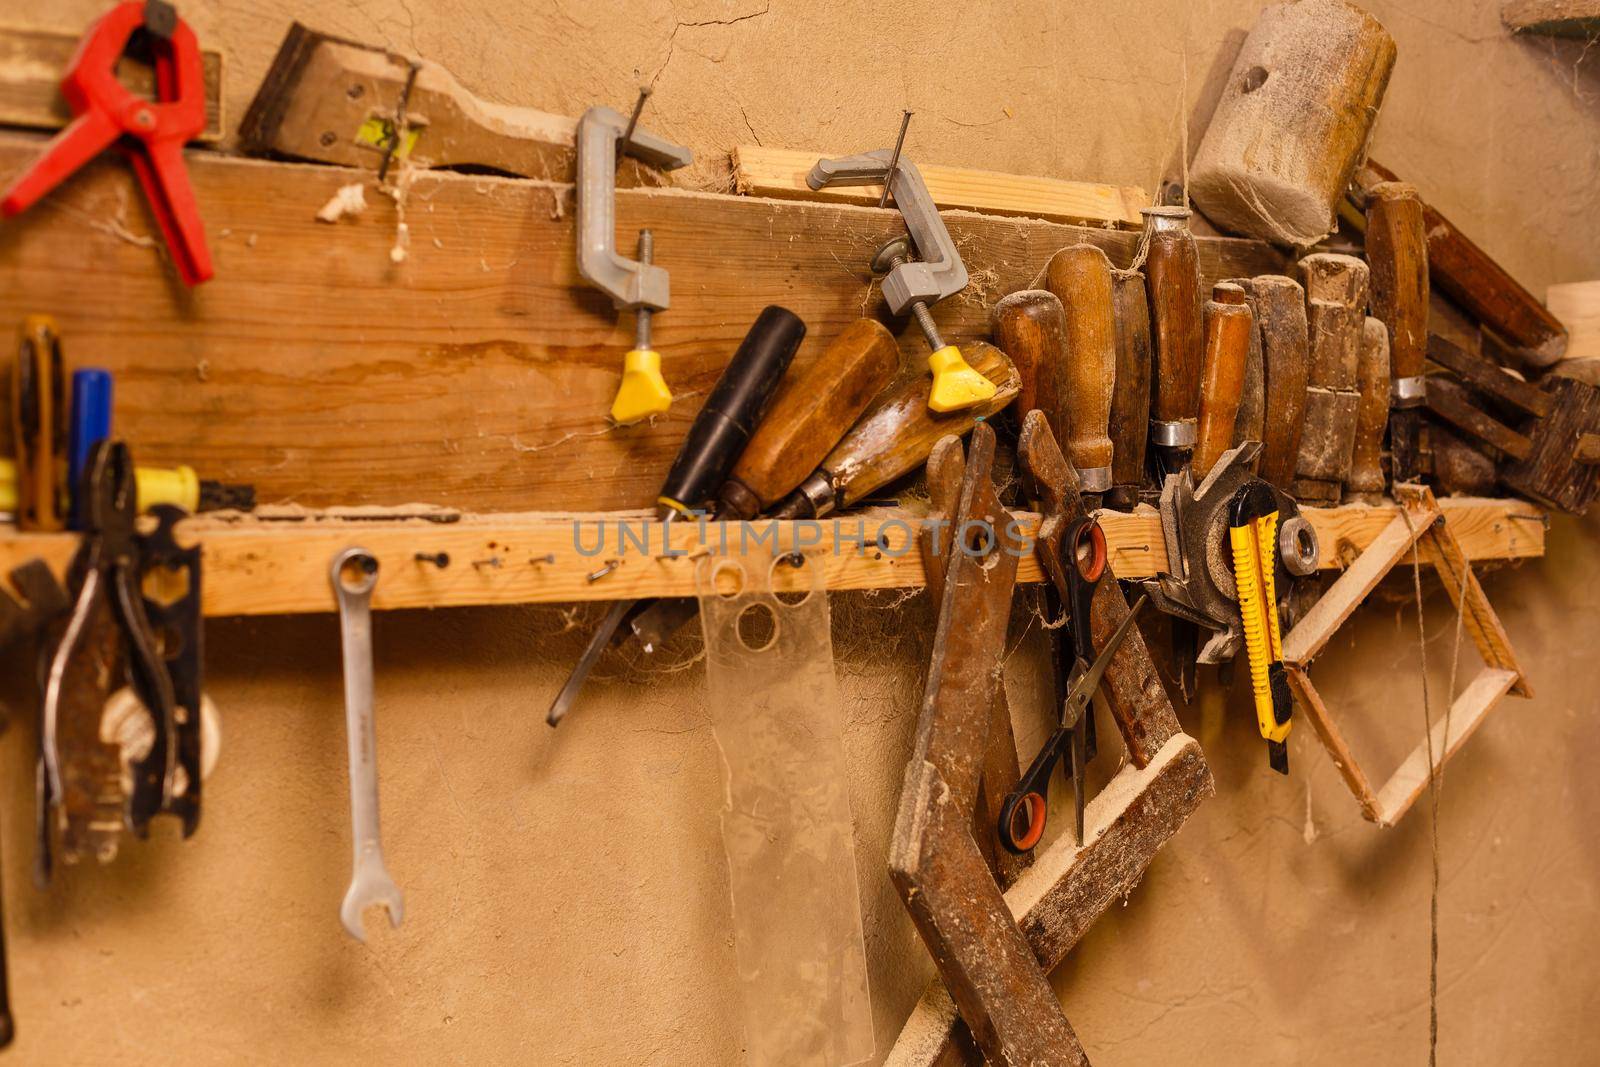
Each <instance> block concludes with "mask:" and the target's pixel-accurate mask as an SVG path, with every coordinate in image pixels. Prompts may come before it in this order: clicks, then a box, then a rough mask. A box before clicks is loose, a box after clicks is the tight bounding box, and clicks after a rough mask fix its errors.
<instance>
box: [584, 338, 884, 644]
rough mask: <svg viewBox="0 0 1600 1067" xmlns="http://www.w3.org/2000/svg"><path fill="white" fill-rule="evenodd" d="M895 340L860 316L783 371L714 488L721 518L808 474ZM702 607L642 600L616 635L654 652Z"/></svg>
mask: <svg viewBox="0 0 1600 1067" xmlns="http://www.w3.org/2000/svg"><path fill="white" fill-rule="evenodd" d="M899 369H900V348H899V346H898V345H897V344H896V343H895V339H894V334H892V333H890V332H889V330H888V328H887V327H885V326H884V325H883V324H882V323H879V322H877V321H876V320H874V319H858V320H857V321H855V322H853V323H851V324H850V325H849V326H846V327H845V328H844V331H843V332H842V333H840V334H839V336H838V337H836V338H834V340H833V343H831V344H830V345H828V347H827V349H825V350H824V351H823V353H822V355H821V356H820V357H818V358H817V359H815V360H813V361H812V363H811V365H810V366H808V367H806V369H805V370H804V371H802V372H801V373H799V374H795V375H791V376H790V377H789V378H787V379H785V381H784V384H783V385H782V387H780V388H779V390H778V395H777V396H776V397H775V398H774V399H773V401H772V406H771V407H770V408H769V409H768V410H767V414H766V417H765V418H763V419H762V420H761V422H760V424H759V425H758V426H757V427H756V432H755V433H754V435H752V436H751V438H750V443H749V444H748V445H746V446H745V449H744V453H743V454H742V455H741V456H740V457H739V462H738V463H736V464H735V465H734V468H733V473H732V474H730V475H729V476H728V480H727V481H726V482H723V483H722V489H721V491H720V492H719V493H718V496H717V508H716V517H717V518H718V519H719V520H726V521H738V520H741V519H753V518H755V517H756V516H757V515H759V514H760V513H761V512H763V511H765V510H766V509H767V508H769V507H771V506H772V505H773V504H775V503H776V502H777V501H778V500H779V499H780V498H782V496H783V495H784V494H785V493H787V492H789V490H791V489H793V488H794V487H795V486H796V485H798V484H799V483H800V480H801V479H802V478H804V477H805V476H806V475H808V474H810V473H811V472H812V470H814V469H815V468H816V465H817V464H818V463H820V462H821V461H822V458H823V457H824V456H826V455H827V454H828V451H829V450H830V449H832V448H833V446H834V445H835V444H837V443H838V441H839V438H841V437H843V436H844V433H845V431H846V430H848V429H849V428H850V426H851V424H852V423H854V422H855V421H856V418H857V417H858V416H859V415H860V414H861V412H862V411H864V410H865V409H866V406H867V405H868V404H870V403H871V402H872V400H873V398H875V397H876V396H877V395H878V394H879V393H881V392H882V391H883V390H884V388H885V387H886V386H887V385H888V384H889V383H890V381H892V380H893V379H894V376H895V374H896V373H897V372H898V371H899ZM699 611H700V601H699V600H698V599H696V598H695V597H663V598H652V599H649V600H640V601H638V602H637V605H636V606H635V607H634V609H633V610H632V611H630V612H629V613H628V616H627V617H626V618H625V619H624V620H623V625H624V629H623V630H621V631H619V632H618V635H617V638H616V639H614V641H615V640H621V639H625V638H627V637H630V636H631V637H633V638H635V639H636V640H638V641H639V643H640V644H641V645H642V646H643V648H644V650H645V651H646V652H653V651H655V650H656V649H657V648H658V647H660V645H661V643H662V642H663V641H665V640H666V639H667V638H668V637H670V636H671V635H672V634H674V633H676V632H677V631H678V629H679V628H680V627H682V626H683V625H685V624H686V623H688V621H689V620H690V619H692V618H694V617H695V615H697V614H698V613H699Z"/></svg>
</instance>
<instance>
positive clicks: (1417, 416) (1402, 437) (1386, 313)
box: [1367, 182, 1428, 482]
mask: <svg viewBox="0 0 1600 1067" xmlns="http://www.w3.org/2000/svg"><path fill="white" fill-rule="evenodd" d="M1367 262H1368V263H1370V264H1371V265H1372V313H1373V315H1375V316H1376V317H1377V318H1378V319H1380V320H1382V322H1383V324H1384V326H1386V327H1388V330H1389V374H1390V380H1391V382H1392V389H1391V393H1390V405H1391V408H1392V410H1391V411H1390V413H1389V455H1390V463H1391V465H1392V466H1393V469H1394V480H1395V481H1396V482H1411V481H1415V480H1416V479H1417V477H1418V476H1419V475H1420V474H1421V473H1422V462H1421V457H1420V455H1419V454H1418V434H1419V433H1420V430H1421V425H1422V411H1421V408H1422V406H1423V405H1424V404H1425V403H1426V402H1427V389H1426V382H1425V380H1424V378H1423V369H1424V361H1425V360H1426V358H1427V352H1428V238H1427V226H1426V223H1425V222H1424V220H1423V211H1422V198H1421V197H1419V196H1418V195H1417V190H1416V189H1415V188H1414V187H1413V186H1410V185H1407V184H1406V183H1404V182H1379V183H1378V184H1377V185H1374V186H1372V187H1371V188H1370V189H1368V190H1367Z"/></svg>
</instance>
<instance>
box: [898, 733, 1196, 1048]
mask: <svg viewBox="0 0 1600 1067" xmlns="http://www.w3.org/2000/svg"><path fill="white" fill-rule="evenodd" d="M1214 788H1215V787H1214V785H1213V784H1212V779H1211V771H1210V768H1208V767H1207V766H1206V762H1205V758H1204V757H1203V756H1202V755H1201V753H1200V745H1199V743H1198V742H1196V741H1195V740H1194V738H1192V737H1189V736H1188V735H1186V734H1177V735H1175V736H1173V737H1172V738H1171V739H1170V740H1168V741H1167V743H1166V744H1165V745H1163V746H1162V748H1161V749H1160V750H1159V751H1158V752H1157V753H1156V757H1155V758H1154V759H1153V760H1151V762H1150V765H1149V766H1147V767H1145V768H1143V769H1140V768H1137V767H1134V766H1133V765H1132V764H1131V763H1130V764H1128V765H1125V766H1124V767H1123V768H1122V769H1121V770H1120V771H1118V772H1117V774H1116V776H1115V777H1114V778H1113V779H1112V780H1111V781H1110V782H1109V783H1107V785H1106V787H1105V789H1103V790H1101V792H1100V793H1099V794H1098V795H1097V796H1095V797H1093V798H1091V799H1090V801H1089V803H1088V805H1087V806H1086V807H1085V809H1084V844H1083V846H1082V847H1079V846H1078V845H1077V844H1076V843H1075V842H1074V841H1073V840H1072V835H1071V834H1070V833H1064V834H1061V835H1059V836H1058V837H1057V838H1056V839H1055V840H1054V841H1052V842H1051V843H1050V844H1049V845H1047V846H1045V847H1044V848H1042V849H1040V850H1039V852H1038V855H1037V856H1035V858H1034V863H1033V866H1031V867H1029V868H1028V869H1027V870H1026V871H1024V872H1023V873H1022V874H1021V875H1019V876H1018V878H1017V881H1016V883H1015V884H1013V885H1012V887H1011V888H1010V889H1009V890H1007V891H1006V894H1005V899H1006V905H1007V906H1008V907H1009V908H1010V910H1011V914H1012V916H1013V917H1014V918H1015V919H1016V921H1017V925H1018V926H1019V927H1021V929H1022V933H1023V936H1024V937H1025V938H1026V939H1027V942H1028V947H1029V948H1031V949H1032V950H1033V954H1034V956H1036V957H1037V958H1038V960H1039V965H1040V966H1041V967H1043V968H1044V969H1045V970H1046V971H1050V970H1053V969H1054V968H1056V967H1058V966H1060V965H1061V962H1062V961H1063V960H1064V959H1066V957H1067V953H1068V952H1070V951H1071V950H1072V947H1073V946H1074V945H1076V944H1077V943H1078V941H1079V939H1081V938H1082V937H1083V935H1084V934H1085V933H1087V932H1088V930H1089V927H1090V926H1092V925H1093V924H1094V922H1095V920H1096V919H1098V918H1099V917H1100V915H1101V914H1102V913H1104V912H1105V910H1106V909H1107V908H1109V907H1111V906H1112V905H1113V904H1115V903H1117V902H1119V901H1122V900H1125V899H1126V898H1127V896H1128V894H1129V893H1130V892H1132V890H1133V889H1134V887H1135V886H1137V885H1138V884H1139V880H1140V879H1141V878H1143V876H1144V872H1145V869H1146V868H1148V867H1149V866H1150V861H1151V860H1153V859H1154V858H1155V854H1156V852H1157V851H1159V850H1160V848H1161V846H1162V845H1164V844H1166V842H1167V841H1168V840H1170V839H1171V837H1172V835H1173V834H1175V833H1177V832H1178V829H1179V828H1180V827H1181V826H1182V825H1183V823H1184V821H1185V820H1186V819H1187V818H1188V817H1189V815H1190V813H1191V812H1193V811H1194V809H1195V808H1196V807H1198V806H1199V804H1200V802H1201V801H1202V800H1204V799H1205V798H1206V797H1208V796H1210V795H1211V794H1212V793H1213V791H1214ZM975 1052H976V1049H975V1047H974V1046H973V1044H972V1041H971V1037H970V1036H969V1035H968V1034H967V1030H966V1024H965V1023H964V1022H962V1020H961V1017H960V1016H959V1015H958V1014H957V1013H956V1008H955V1004H954V1002H953V1001H952V1000H951V999H950V994H949V993H948V992H947V991H946V990H945V988H944V984H943V983H942V982H940V981H939V980H938V979H937V978H935V979H934V980H933V982H932V983H931V984H930V985H929V986H928V989H927V991H926V992H924V993H923V995H922V999H921V1000H920V1001H918V1002H917V1006H916V1007H915V1008H913V1009H912V1012H911V1016H910V1018H908V1019H907V1020H906V1024H905V1026H904V1027H903V1028H902V1029H901V1031H900V1037H899V1039H898V1040H897V1041H896V1042H895V1045H894V1048H893V1049H892V1050H891V1051H890V1052H889V1055H888V1057H887V1058H886V1059H885V1060H884V1067H934V1065H946V1064H958V1063H963V1062H981V1057H980V1058H979V1059H978V1060H972V1059H971V1058H970V1057H971V1055H972V1054H973V1053H975Z"/></svg>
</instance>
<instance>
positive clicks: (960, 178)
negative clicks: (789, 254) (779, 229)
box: [733, 145, 1150, 254]
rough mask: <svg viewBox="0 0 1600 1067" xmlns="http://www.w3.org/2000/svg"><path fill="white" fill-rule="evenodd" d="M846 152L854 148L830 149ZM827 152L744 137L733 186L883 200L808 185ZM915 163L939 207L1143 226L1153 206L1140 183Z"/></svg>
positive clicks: (851, 189) (858, 189)
mask: <svg viewBox="0 0 1600 1067" xmlns="http://www.w3.org/2000/svg"><path fill="white" fill-rule="evenodd" d="M869 147H881V146H869ZM841 155H848V153H845V152H836V153H832V154H831V156H841ZM822 158H830V154H829V153H822V152H815V151H797V150H794V149H789V148H763V147H761V146H759V145H740V146H739V147H737V148H735V149H734V150H733V181H734V188H735V190H737V191H738V192H740V193H744V194H745V195H747V196H770V197H776V198H777V199H780V200H821V201H832V202H833V203H839V204H873V205H876V204H877V203H878V198H879V197H880V196H881V195H882V192H883V186H882V185H836V186H828V187H827V188H825V189H813V188H811V186H809V185H807V184H806V174H807V173H808V172H809V171H810V170H811V167H812V165H813V164H814V163H816V161H817V160H818V159H822ZM916 164H917V170H918V171H919V172H921V174H922V180H923V183H924V184H926V185H927V187H928V195H929V196H931V197H933V202H934V203H935V204H936V205H938V207H939V208H940V209H941V210H943V209H951V208H960V209H963V210H967V211H981V212H983V213H984V214H987V215H1017V216H1022V217H1026V218H1037V219H1049V220H1051V221H1052V222H1069V223H1077V224H1087V225H1091V226H1096V225H1098V226H1106V225H1110V226H1121V227H1124V228H1128V229H1137V228H1138V227H1140V226H1142V225H1143V221H1142V218H1141V216H1140V214H1139V209H1140V208H1142V207H1149V206H1150V197H1149V196H1147V195H1146V194H1145V191H1144V190H1143V189H1140V188H1139V187H1138V186H1123V185H1106V184H1104V183H1101V182H1071V181H1064V180H1062V179H1060V178H1040V177H1033V176H1028V175H1022V174H1001V173H999V172H998V171H992V170H973V169H971V168H969V167H946V166H941V165H939V164H936V163H924V162H922V161H921V160H917V161H916ZM963 254H965V253H963Z"/></svg>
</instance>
